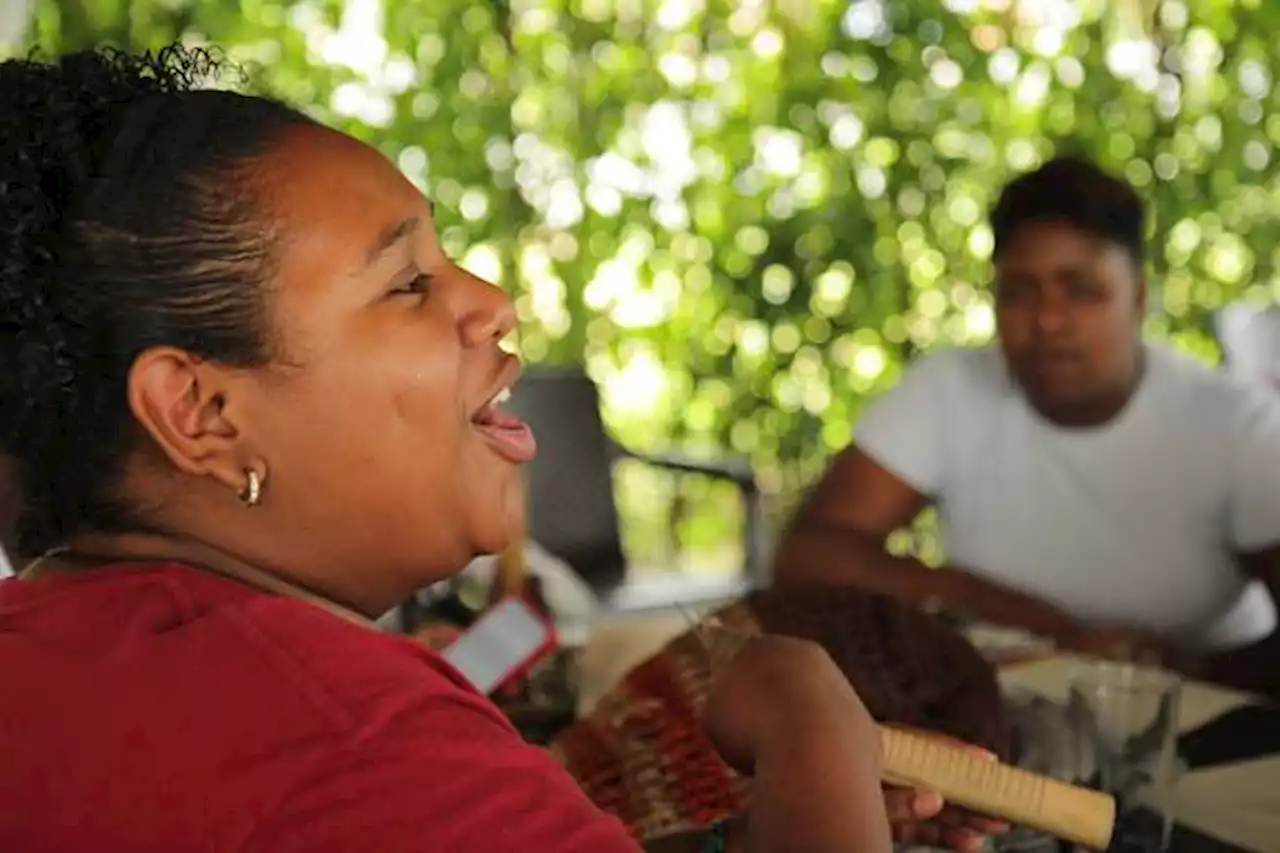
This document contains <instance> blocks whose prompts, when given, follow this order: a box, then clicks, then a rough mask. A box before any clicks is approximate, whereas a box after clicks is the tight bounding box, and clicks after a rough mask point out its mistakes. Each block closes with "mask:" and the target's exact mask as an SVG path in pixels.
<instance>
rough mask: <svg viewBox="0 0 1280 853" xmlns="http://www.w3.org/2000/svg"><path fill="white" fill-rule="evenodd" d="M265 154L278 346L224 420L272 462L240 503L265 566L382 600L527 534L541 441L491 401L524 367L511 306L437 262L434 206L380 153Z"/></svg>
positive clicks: (317, 145)
mask: <svg viewBox="0 0 1280 853" xmlns="http://www.w3.org/2000/svg"><path fill="white" fill-rule="evenodd" d="M259 165H260V166H261V170H260V171H259V173H258V174H259V176H260V178H261V180H262V182H263V184H264V198H266V199H267V203H268V207H269V210H270V213H271V215H272V216H273V217H274V219H275V221H276V222H277V223H278V224H279V227H280V231H279V234H278V243H279V246H280V248H279V250H278V252H279V254H278V266H277V269H276V271H275V276H274V282H273V292H272V293H271V295H270V302H271V312H270V313H271V317H272V320H273V323H274V326H275V329H276V336H277V341H276V343H277V349H278V353H277V358H276V359H275V363H274V364H273V365H272V366H271V367H269V368H267V369H265V370H255V371H252V372H251V373H252V377H251V381H249V382H247V383H246V387H244V388H240V389H237V393H236V395H235V396H234V397H232V398H230V399H231V401H232V403H233V404H234V405H236V406H237V408H238V410H237V411H234V412H230V413H229V415H230V416H231V417H232V418H233V419H235V421H236V423H237V424H238V426H239V427H240V428H242V429H243V432H244V437H245V439H246V440H247V441H246V444H247V446H249V447H251V448H252V452H253V453H254V455H255V456H256V457H257V458H260V459H261V460H262V463H263V465H264V468H265V472H266V477H265V481H264V489H263V500H262V505H261V506H259V507H256V508H253V509H251V510H246V513H256V514H258V516H256V517H258V518H261V519H262V520H263V521H264V522H266V521H268V520H269V521H270V522H271V523H272V524H274V526H275V529H276V530H278V541H277V542H274V543H272V544H270V545H269V546H264V547H265V548H267V549H269V550H270V553H265V554H262V555H256V556H257V558H258V560H257V561H259V562H265V563H268V564H269V565H265V566H263V567H264V568H268V569H272V568H276V569H278V570H279V569H280V567H287V569H288V571H282V573H284V574H288V575H290V576H292V577H293V579H295V580H297V581H299V582H301V583H305V584H307V585H310V586H312V587H314V588H316V589H318V590H320V591H322V592H326V593H328V594H330V595H332V596H334V597H335V598H339V599H341V600H345V601H348V602H351V603H355V604H358V603H361V602H362V601H364V602H372V603H375V604H385V603H387V601H388V600H394V599H395V597H396V596H398V595H401V594H403V593H404V592H405V591H407V590H410V589H413V588H416V587H419V586H422V585H423V584H424V583H426V582H429V581H432V580H435V579H438V578H440V577H442V576H445V575H448V574H450V573H451V572H453V571H456V570H457V569H458V568H460V567H461V566H462V565H464V564H465V563H466V561H468V560H469V559H471V558H472V557H474V556H475V555H477V554H480V553H489V552H496V551H500V550H502V549H503V548H504V547H505V546H506V545H507V544H508V543H509V542H510V541H511V540H512V537H513V535H515V534H516V533H517V532H518V531H519V529H520V525H521V522H522V518H523V514H522V508H523V492H522V489H521V486H520V480H519V475H518V471H517V468H518V466H519V465H520V464H521V463H523V462H526V461H528V460H529V459H531V458H532V456H533V453H534V445H533V438H532V435H531V434H530V432H529V430H528V428H527V427H526V426H525V425H524V424H522V423H521V422H519V421H518V420H516V419H514V418H513V417H511V416H510V415H504V414H503V413H501V412H500V411H496V412H495V411H494V409H493V408H492V403H493V401H494V399H495V397H499V396H500V395H503V394H505V392H506V390H507V389H509V388H510V387H511V385H512V383H514V382H515V380H516V377H517V374H518V371H519V364H518V361H517V360H516V358H515V357H514V356H512V355H509V354H507V353H505V352H504V351H503V349H502V348H501V347H500V342H501V341H502V339H503V338H504V337H506V336H507V335H508V334H509V333H510V332H511V331H512V329H513V326H514V323H515V317H514V312H513V309H512V305H511V301H510V300H509V299H508V297H507V296H506V295H505V294H504V293H503V292H502V291H501V290H499V289H498V288H496V287H495V286H493V285H492V284H489V283H488V282H485V281H482V280H480V279H478V278H476V277H475V276H472V275H470V274H468V273H466V272H464V271H463V270H461V269H459V268H458V267H457V266H455V265H454V264H453V263H452V262H450V260H449V259H448V258H447V257H445V255H444V253H443V252H442V250H441V248H440V244H439V241H438V239H437V236H436V230H435V224H434V222H433V220H432V208H431V205H430V203H429V202H428V201H427V200H426V199H425V198H423V196H422V195H421V194H420V193H419V192H418V191H417V190H416V189H415V188H414V187H413V185H411V184H410V183H409V182H408V181H406V180H405V179H404V177H403V176H402V175H401V174H400V173H399V172H398V171H397V170H396V169H395V168H394V167H393V166H392V165H391V164H390V163H389V162H388V161H387V160H386V159H384V158H383V157H382V156H381V155H380V154H379V153H377V152H376V151H374V150H373V149H371V148H369V147H367V146H365V145H363V144H361V143H358V142H356V141H354V140H352V139H350V138H348V137H345V136H342V135H340V134H338V133H335V132H332V131H329V130H325V129H323V128H318V127H301V128H295V129H292V130H290V131H288V133H287V135H286V136H285V138H284V139H283V140H282V141H281V143H280V144H279V145H278V146H277V148H276V150H275V151H274V153H273V154H272V155H270V156H269V157H267V158H266V160H265V161H264V162H262V163H261V164H259ZM270 564H275V565H270ZM353 567H358V571H353Z"/></svg>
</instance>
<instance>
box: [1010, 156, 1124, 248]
mask: <svg viewBox="0 0 1280 853" xmlns="http://www.w3.org/2000/svg"><path fill="white" fill-rule="evenodd" d="M1144 219H1145V215H1144V211H1143V205H1142V199H1141V198H1139V196H1138V194H1137V193H1136V192H1134V190H1133V187H1131V186H1129V184H1128V183H1126V182H1125V181H1123V180H1120V179H1119V178H1116V177H1113V176H1111V175H1109V174H1107V173H1106V172H1104V171H1103V170H1102V169H1100V168H1098V167H1097V166H1096V165H1094V164H1093V163H1091V162H1089V161H1088V160H1085V159H1082V158H1079V157H1058V158H1055V159H1053V160H1050V161H1049V162H1047V163H1045V164H1044V165H1043V166H1041V167H1040V168H1039V169H1036V170H1035V171H1034V172H1028V173H1027V174H1025V175H1023V176H1022V177H1020V178H1017V179H1016V180H1014V181H1013V182H1011V183H1010V184H1009V185H1008V186H1006V187H1005V188H1004V191H1003V192H1001V193H1000V199H999V201H997V202H996V206H995V208H994V209H993V210H992V211H991V231H992V234H993V236H994V238H995V255H996V257H997V258H998V257H999V256H1000V251H1001V249H1002V248H1004V247H1006V246H1008V244H1009V242H1010V241H1012V240H1013V238H1014V236H1015V235H1016V233H1017V232H1018V231H1019V230H1020V229H1021V228H1022V227H1023V226H1024V225H1029V224H1032V223H1036V222H1062V223H1065V224H1067V225H1070V226H1072V227H1073V228H1077V229H1079V230H1081V231H1084V232H1086V233H1088V234H1091V235H1092V236H1094V237H1097V238H1100V239H1103V240H1107V241H1109V242H1111V243H1115V244H1116V245H1118V246H1121V247H1123V248H1124V249H1126V250H1127V251H1128V252H1129V254H1130V255H1131V256H1132V257H1133V261H1134V263H1135V264H1139V265H1140V264H1141V263H1142V256H1143V227H1144Z"/></svg>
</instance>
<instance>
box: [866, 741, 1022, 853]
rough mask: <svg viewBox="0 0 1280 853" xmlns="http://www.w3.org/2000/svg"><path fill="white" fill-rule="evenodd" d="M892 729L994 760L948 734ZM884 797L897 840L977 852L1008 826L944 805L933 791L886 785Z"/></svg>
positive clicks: (983, 758) (985, 753) (1001, 822)
mask: <svg viewBox="0 0 1280 853" xmlns="http://www.w3.org/2000/svg"><path fill="white" fill-rule="evenodd" d="M893 728H895V729H900V730H902V731H907V732H911V733H912V734H916V735H923V736H924V737H931V738H936V739H937V740H940V741H944V742H946V743H949V744H951V745H953V746H959V747H963V748H965V749H967V750H969V751H971V752H972V753H973V754H974V755H975V756H976V757H978V758H980V759H982V760H983V761H996V760H997V758H996V756H995V755H994V754H993V753H991V752H988V751H987V750H985V749H982V748H981V747H977V746H973V745H972V744H968V743H965V742H964V741H961V740H957V739H956V738H953V737H950V736H948V735H943V734H939V733H937V732H931V731H927V730H924V729H917V728H913V727H910V726H899V725H893ZM884 799H885V810H886V811H887V812H888V813H889V823H890V824H892V826H893V838H894V840H895V841H898V842H913V843H917V844H931V845H942V846H944V847H947V848H950V849H951V850H955V851H957V853H979V851H981V850H982V846H983V841H984V840H985V839H986V838H987V837H988V836H991V835H1000V834H1002V833H1005V832H1008V831H1009V825H1008V824H1006V823H1004V822H1003V821H999V820H996V819H994V818H989V817H985V816H983V815H979V814H975V813H973V812H971V811H969V810H968V809H962V808H959V807H956V806H948V805H947V804H946V803H944V802H943V800H942V796H941V795H940V794H938V793H937V792H936V791H921V790H912V789H908V788H886V789H885V792H884Z"/></svg>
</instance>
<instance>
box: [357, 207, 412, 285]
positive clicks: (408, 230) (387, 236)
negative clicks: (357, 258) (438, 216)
mask: <svg viewBox="0 0 1280 853" xmlns="http://www.w3.org/2000/svg"><path fill="white" fill-rule="evenodd" d="M421 222H422V220H421V219H419V218H418V217H417V216H410V217H409V218H407V219H402V220H400V221H399V222H397V223H396V224H395V225H392V226H391V227H390V228H387V229H385V230H384V231H383V232H382V233H381V234H379V235H378V239H377V241H375V242H374V244H373V245H372V246H370V247H369V251H368V253H366V255H365V259H364V265H363V266H362V267H361V268H360V271H361V272H363V271H364V270H367V269H368V268H369V267H371V266H373V265H374V264H376V263H377V262H378V261H379V260H380V259H381V258H382V256H383V255H385V254H386V253H387V251H388V250H390V249H391V248H392V247H393V246H395V245H396V244H397V243H399V242H400V241H401V240H403V239H405V238H406V237H409V236H411V235H412V234H413V232H414V231H416V230H417V229H418V226H419V225H420V224H421Z"/></svg>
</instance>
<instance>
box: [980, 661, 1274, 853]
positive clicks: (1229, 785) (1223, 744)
mask: <svg viewBox="0 0 1280 853" xmlns="http://www.w3.org/2000/svg"><path fill="white" fill-rule="evenodd" d="M1080 663H1081V661H1080V659H1077V658H1072V657H1069V656H1062V655H1059V656H1053V657H1049V658H1047V659H1044V660H1040V661H1035V662H1029V663H1023V664H1017V665H1012V666H1007V667H1002V668H1001V674H1000V678H1001V681H1002V682H1003V683H1004V684H1005V685H1007V686H1010V687H1019V688H1022V689H1024V690H1031V691H1034V692H1035V693H1038V694H1040V695H1042V696H1044V697H1046V698H1048V699H1051V700H1054V701H1063V700H1065V699H1066V694H1067V684H1068V682H1069V680H1070V676H1071V672H1072V669H1073V668H1074V667H1076V666H1078V665H1079V664H1080ZM1224 715H1232V716H1228V717H1226V718H1225V719H1223V718H1224ZM1220 719H1223V722H1222V723H1221V724H1220V725H1219V726H1218V727H1213V724H1214V722H1215V721H1217V720H1220ZM1178 722H1179V731H1180V732H1181V733H1182V738H1181V741H1180V744H1179V747H1180V751H1182V752H1183V754H1184V757H1188V758H1189V764H1190V766H1189V768H1188V770H1187V772H1186V773H1185V774H1183V776H1182V777H1181V779H1180V780H1179V782H1178V786H1177V800H1176V805H1175V808H1176V819H1177V822H1178V823H1179V824H1181V825H1182V826H1183V827H1184V828H1186V829H1189V830H1191V831H1192V832H1190V833H1186V832H1184V833H1183V835H1184V838H1185V839H1186V840H1184V841H1183V843H1182V844H1181V845H1179V844H1177V843H1176V842H1175V848H1174V851H1172V853H1180V851H1182V850H1186V851H1188V853H1196V852H1197V851H1201V850H1203V851H1206V853H1207V851H1209V850H1215V851H1216V850H1222V851H1224V853H1225V851H1227V850H1231V849H1232V847H1229V846H1223V847H1219V846H1216V845H1213V844H1212V843H1211V842H1210V841H1209V839H1212V840H1214V841H1219V842H1225V843H1226V844H1227V845H1232V846H1233V847H1234V848H1235V849H1237V850H1244V851H1251V853H1280V709H1276V708H1271V707H1268V706H1266V705H1264V704H1263V703H1261V702H1260V701H1259V700H1256V699H1254V698H1253V697H1251V696H1249V695H1247V694H1244V693H1238V692H1236V691H1233V690H1228V689H1226V688H1221V687H1215V686H1212V685H1208V684H1201V683H1198V682H1189V683H1187V684H1186V685H1185V686H1184V689H1183V694H1182V703H1181V713H1180V715H1179V721H1178ZM1196 835H1200V836H1207V838H1204V839H1202V841H1201V842H1199V843H1197V842H1195V841H1192V840H1190V839H1191V838H1192V837H1193V836H1196Z"/></svg>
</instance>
